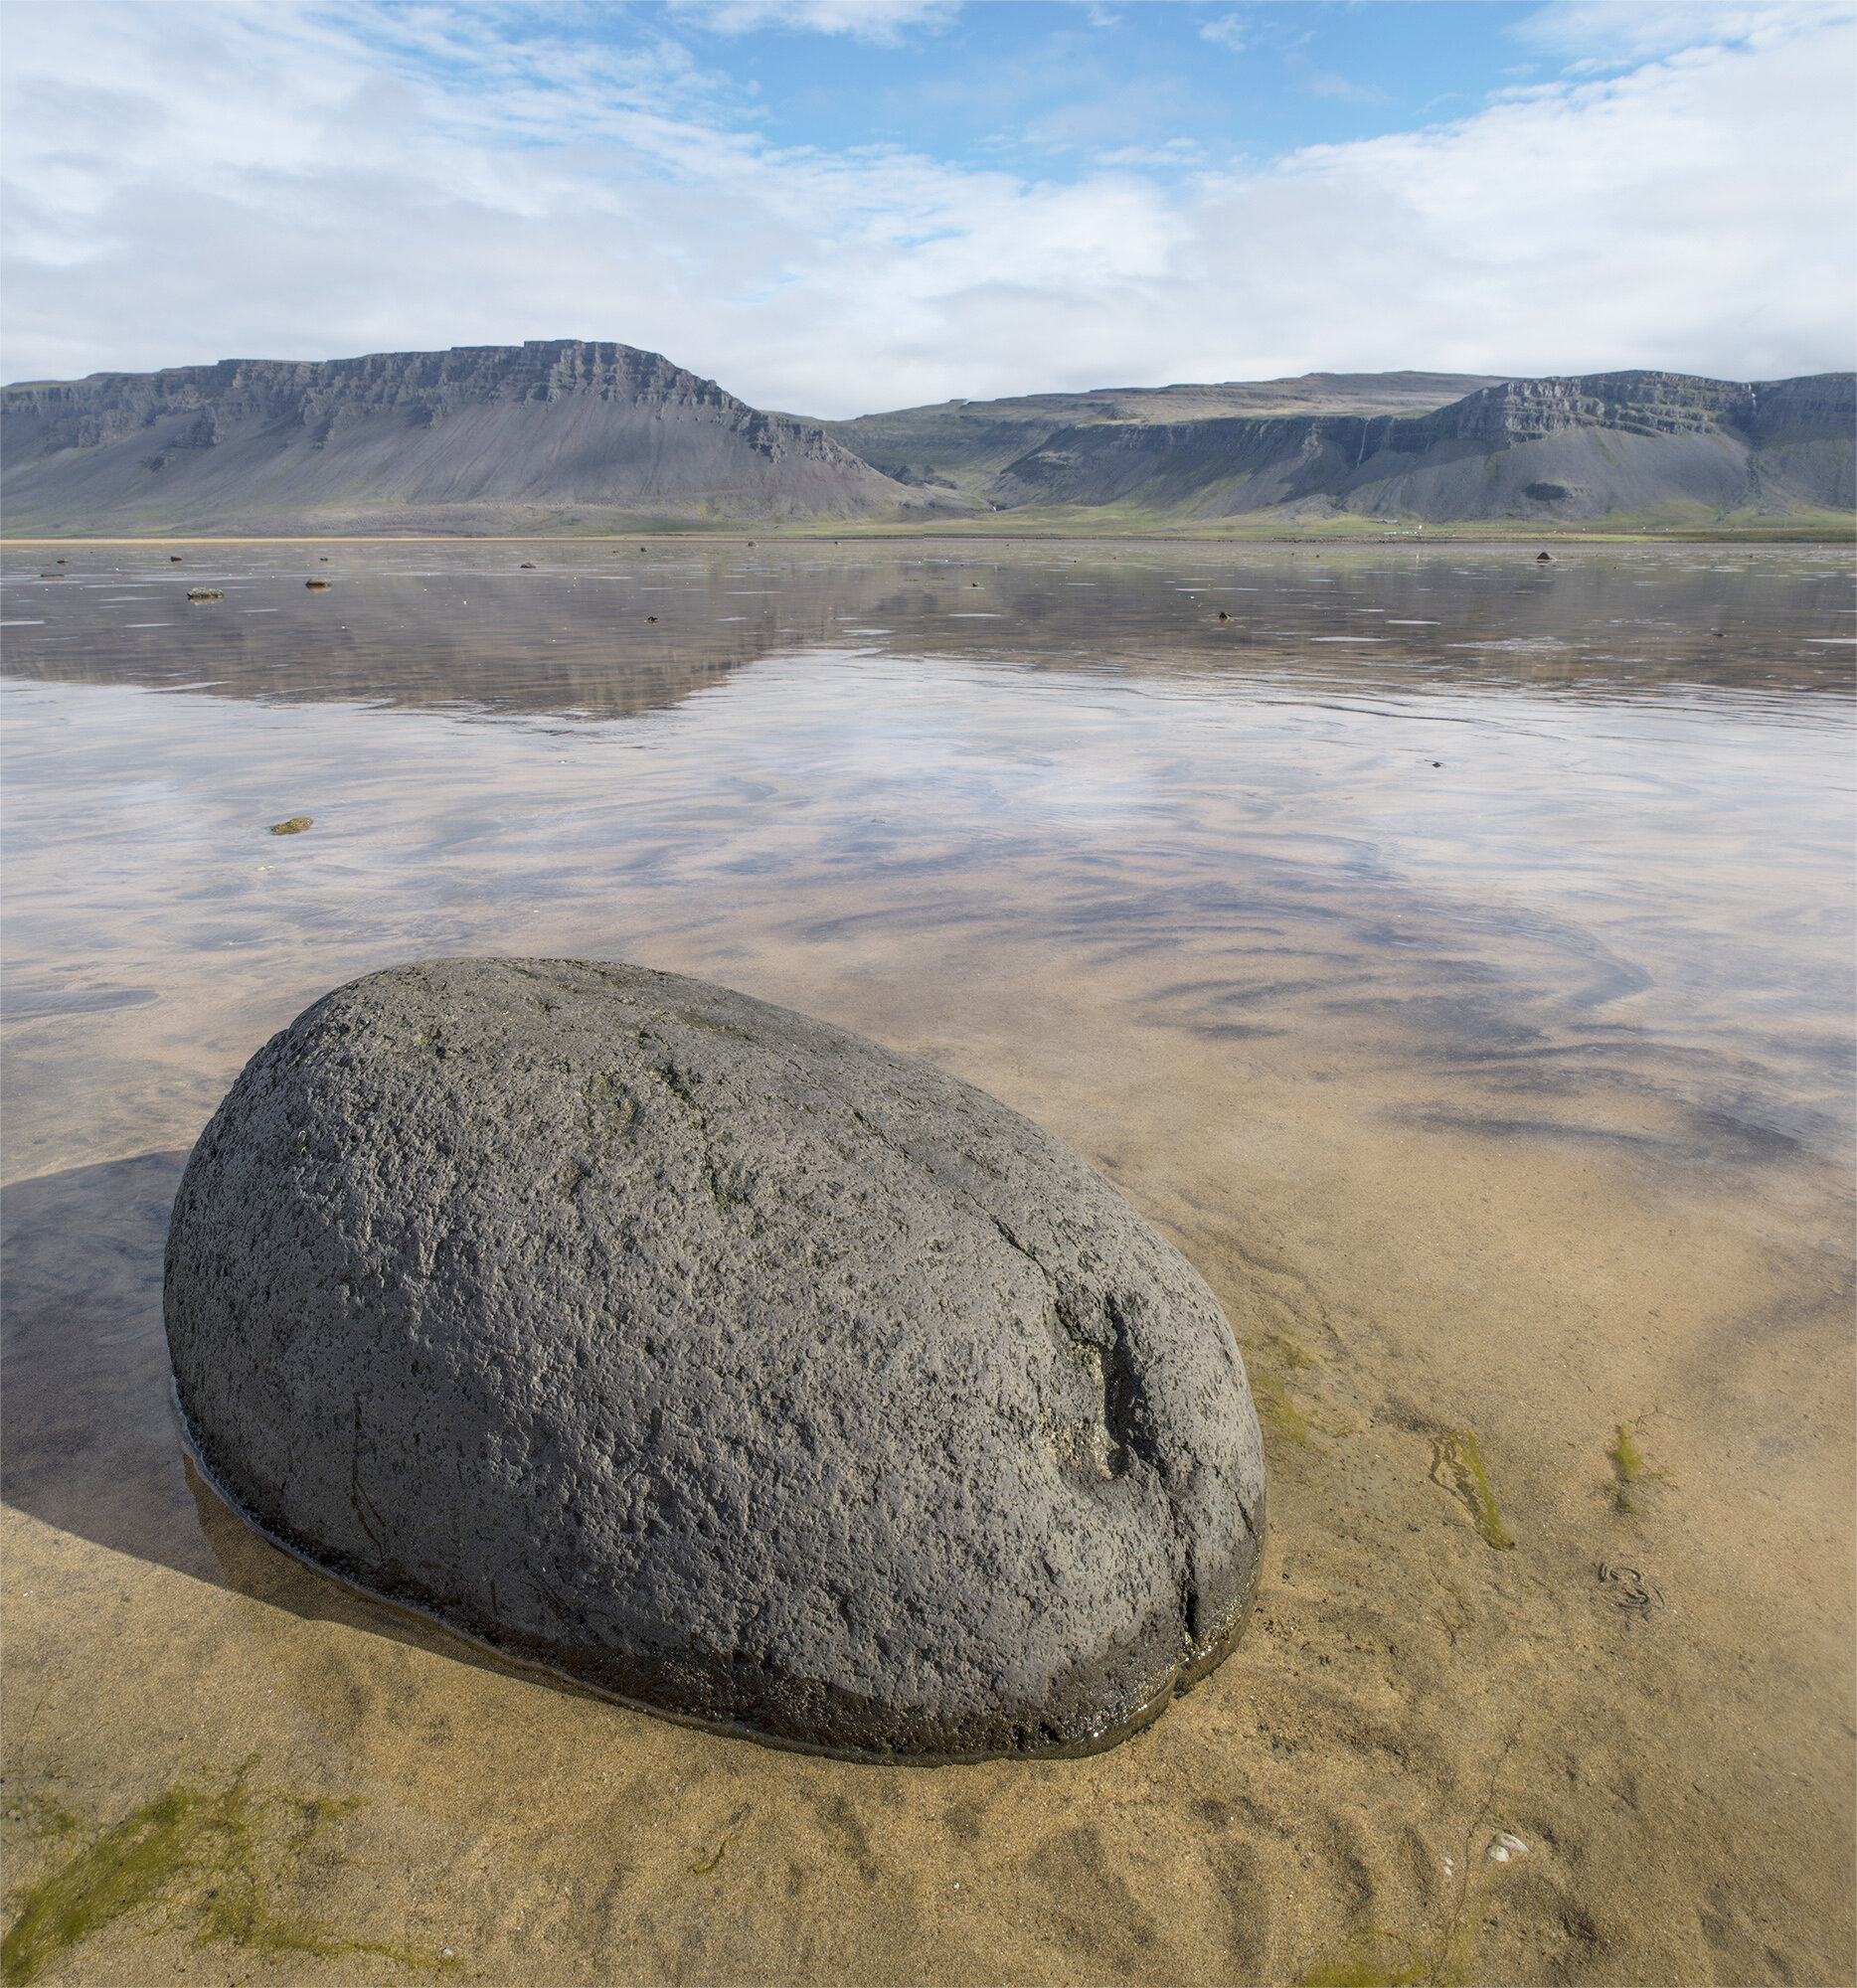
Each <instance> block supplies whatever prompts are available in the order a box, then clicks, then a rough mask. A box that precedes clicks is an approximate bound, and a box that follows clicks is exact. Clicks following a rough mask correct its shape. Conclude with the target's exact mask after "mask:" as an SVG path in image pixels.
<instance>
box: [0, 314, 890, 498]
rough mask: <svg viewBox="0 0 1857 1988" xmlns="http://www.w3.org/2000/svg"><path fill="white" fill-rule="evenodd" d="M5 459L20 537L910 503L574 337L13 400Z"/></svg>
mask: <svg viewBox="0 0 1857 1988" xmlns="http://www.w3.org/2000/svg"><path fill="white" fill-rule="evenodd" d="M0 461H3V463H4V473H5V492H6V506H7V525H8V529H9V530H10V531H12V532H15V533H23V532H29V531H52V532H75V531H91V532H120V533H124V534H136V535H139V534H148V533H154V534H160V533H164V532H171V531H191V532H207V531H215V532H252V533H267V534H276V535H285V536H287V535H289V534H292V533H296V532H361V533H374V532H466V533H472V532H476V533H485V532H490V533H494V532H504V531H530V530H548V529H551V528H556V529H575V528H578V529H583V530H585V529H590V528H597V527H598V526H600V525H603V524H608V523H610V524H613V525H618V524H625V525H628V526H629V525H633V524H635V523H637V522H638V521H640V520H652V519H662V520H663V521H665V522H667V523H668V522H682V521H686V520H690V519H700V518H719V519H726V518H735V517H743V518H756V519H760V518H777V517H781V516H788V515H800V516H808V517H811V516H822V515H825V516H829V515H840V514H842V515H844V516H848V517H849V516H864V515H868V514H870V513H872V512H882V513H884V514H885V515H894V514H895V513H896V512H897V510H898V508H899V506H900V505H910V504H912V503H913V504H917V505H920V504H921V503H922V501H923V500H922V499H921V498H920V497H919V496H912V493H910V492H909V491H906V490H905V489H903V488H902V487H901V486H899V485H897V484H895V483H893V482H891V481H890V479H889V478H887V477H885V476H884V475H882V474H881V473H880V472H879V471H877V470H875V469H873V468H872V467H871V466H870V464H869V463H867V462H865V461H864V460H863V459H862V458H861V457H860V456H857V455H855V454H853V453H852V451H851V450H849V449H847V448H845V447H844V446H843V445H842V444H841V443H839V442H836V441H834V440H832V438H831V437H830V436H829V435H827V434H825V433H824V432H823V431H822V430H821V428H820V427H819V426H818V424H817V423H804V422H800V421H796V420H793V419H791V418H790V417H788V416H787V415H784V414H761V413H760V412H759V411H758V410H757V409H754V408H751V407H749V406H748V405H747V404H746V403H745V402H742V401H738V400H737V399H736V398H735V396H734V395H732V394H726V393H724V392H723V390H722V389H721V388H720V387H718V386H717V385H716V384H715V382H714V381H711V380H703V379H699V378H698V377H697V375H696V374H694V373H690V372H686V371H685V370H684V368H682V367H681V366H674V365H672V363H671V362H670V361H669V360H668V359H665V358H662V357H660V356H659V355H658V354H657V353H655V352H641V351H639V350H638V349H637V348H635V347H633V346H629V345H613V344H594V343H590V342H587V341H585V340H582V339H572V338H568V339H548V340H531V341H529V342H528V343H526V344H523V345H478V346H457V347H453V348H452V349H451V350H450V351H449V352H386V353H376V354H373V355H371V356H369V357H367V358H364V359H332V360H321V361H315V362H309V363H298V362H293V361H285V360H265V359H228V360H224V361H222V362H221V363H220V364H219V365H217V366H181V367H173V368H170V369H168V370H167V371H164V372H160V373H93V374H91V375H90V377H89V378H88V379H85V380H75V381H47V382H32V383H28V384H24V385H20V386H14V387H8V388H6V389H5V390H4V425H3V426H0Z"/></svg>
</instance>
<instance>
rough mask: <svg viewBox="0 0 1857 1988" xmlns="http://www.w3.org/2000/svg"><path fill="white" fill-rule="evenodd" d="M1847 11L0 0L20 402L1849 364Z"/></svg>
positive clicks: (1700, 3)
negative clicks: (661, 385) (171, 372)
mask: <svg viewBox="0 0 1857 1988" xmlns="http://www.w3.org/2000/svg"><path fill="white" fill-rule="evenodd" d="M1853 83H1857V0H1546V4H1542V3H1541V0H1203V4H1202V0H964V4H963V0H642V4H624V5H576V4H574V0H550V4H547V5H509V4H452V0H409V3H408V4H402V0H330V4H301V3H300V0H126V4H124V0H5V4H4V5H0V90H3V92H4V94H3V99H0V109H3V112H4V123H3V124H0V134H3V135H0V171H3V173H4V187H3V189H0V299H3V300H4V314H3V316H0V375H3V377H4V378H6V379H7V380H9V381H16V380H28V379H69V378H75V377H78V376H81V375H84V374H86V373H91V372H98V371H112V370H121V371H133V372H141V371H149V370H152V369H154V368H157V367H163V366H183V365H200V364H209V363H211V362H213V361H215V360H219V359H225V358H265V359H327V358H342V357H348V356H351V355H353V354H357V353H364V352H382V351H408V350H426V349H431V348H438V347H445V346H452V345H492V344H513V343H518V342H520V341H521V340H524V339H538V338H590V339H614V340H618V341H621V342H623V343H625V344H629V345H637V346H643V347H645V348H647V349H649V350H651V351H656V352H662V353H664V354H665V355H667V356H668V357H669V358H670V359H672V360H674V361H675V362H676V363H677V364H679V365H682V366H687V367H689V368H691V369H692V370H693V371H695V372H697V373H700V374H702V375H704V376H705V377H706V378H711V379H715V380H717V381H719V382H720V383H721V384H722V385H723V386H724V387H725V388H727V389H728V390H729V391H730V392H732V393H735V394H738V395H740V396H741V397H742V398H743V399H744V400H746V401H749V402H751V403H753V404H754V405H756V406H758V407H764V408H776V409H781V410H784V411H787V412H790V413H798V414H813V415H819V416H825V417H842V416H846V415H851V414H864V413H871V412H875V411H878V410H883V409H891V408H901V407H910V406H918V405H922V404H925V403H929V402H936V401H942V400H946V399H949V398H954V397H960V398H965V399H973V400H983V399H990V398H994V397H997V396H1001V395H1008V394H1020V393H1037V392H1057V391H1076V390H1081V389H1086V388H1092V387H1125V386H1161V385H1165V384H1167V383H1169V382H1174V381H1190V380H1197V381H1216V380H1257V379H1272V378H1278V377H1282V376H1285V375H1293V374H1300V373H1305V372H1312V371H1315V372H1377V371H1387V370H1394V369H1400V368H1408V367H1410V368H1416V369H1420V370H1424V371H1431V372H1468V373H1491V374H1508V375H1515V374H1570V373H1583V372H1598V371H1609V370H1614V369H1618V368H1625V367H1654V368H1660V369H1669V370H1673V371H1677V372H1685V373H1700V374H1707V375H1711V376H1714V377H1717V378H1726V379H1742V380H1765V379H1777V378H1784V377H1787V376H1789V375H1792V374H1798V373H1811V372H1823V371H1829V370H1833V369H1842V368H1847V367H1849V366H1850V365H1851V364H1852V345H1853V335H1852V327H1853V324H1854V323H1857V251H1854V249H1853V241H1854V239H1857V235H1854V231H1853V221H1854V220H1857V185H1854V181H1857V171H1854V168H1857V138H1854V137H1853V126H1854V124H1857V120H1854V119H1853V118H1852V115H1851V105H1852V100H1853V97H1852V91H1853Z"/></svg>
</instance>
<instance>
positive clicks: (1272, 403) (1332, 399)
mask: <svg viewBox="0 0 1857 1988" xmlns="http://www.w3.org/2000/svg"><path fill="white" fill-rule="evenodd" d="M1498 384H1499V382H1498V381H1496V380H1494V379H1492V378H1491V377H1490V376H1489V375H1488V374H1486V373H1304V374H1302V375H1300V376H1299V377H1298V378H1296V379H1292V380H1226V381H1222V382H1219V383H1217V384H1213V385H1206V386H1190V385H1189V386H1175V387H1101V388H1097V389H1094V390H1093V391H1091V392H1089V393H1082V394H1022V395H1019V396H1018V397H1017V398H1015V399H1012V400H1005V401H942V402H940V403H938V404H936V405H935V406H932V407H926V408H902V409H899V410H897V411H896V412H895V413H893V414H860V415H859V416H858V417H857V418H856V419H855V420H848V421H822V422H820V423H818V425H819V426H821V427H823V428H824V429H825V431H826V433H827V434H829V435H831V436H832V437H833V438H834V439H836V440H838V441H841V442H843V443H844V444H845V446H846V447H847V448H850V449H855V450H856V451H857V453H858V454H859V455H861V456H863V458H864V459H865V461H866V462H869V463H874V464H875V465H876V466H877V467H878V468H880V469H881V470H883V471H884V473H885V474H886V475H888V476H893V477H895V478H896V479H897V480H898V481H899V482H902V483H910V484H916V485H920V486H921V487H923V488H925V489H930V490H932V489H940V490H960V491H964V492H966V493H968V494H969V495H972V496H976V497H980V498H982V499H985V498H988V497H989V496H990V495H991V493H990V491H989V488H988V486H989V485H990V483H991V482H992V480H993V479H994V478H995V477H997V476H998V475H999V473H1000V471H1001V470H1003V469H1004V468H1005V467H1006V466H1007V465H1008V464H1009V463H1011V462H1014V461H1016V460H1017V459H1018V458H1019V457H1020V456H1023V455H1027V454H1031V453H1035V452H1036V451H1037V450H1039V449H1040V448H1042V447H1044V446H1045V444H1046V442H1047V440H1048V439H1049V438H1050V437H1051V436H1052V435H1053V434H1055V433H1056V432H1057V431H1058V430H1059V429H1061V428H1073V427H1086V426H1096V425H1098V424H1100V423H1104V422H1118V423H1126V422H1138V423H1143V424H1148V425H1159V426H1166V425H1168V424H1171V423H1185V422H1198V421H1204V420H1213V419H1217V418H1220V417H1231V416H1245V417H1249V418H1258V417H1266V416H1280V415H1284V414H1429V413H1430V412H1431V411H1432V410H1433V409H1435V408H1441V407H1444V406H1445V405H1446V404H1447V403H1449V402H1452V401H1457V400H1460V399H1462V397H1463V396H1464V395H1465V394H1468V393H1471V392H1473V391H1474V390H1475V389H1477V388H1479V387H1491V386H1495V385H1498Z"/></svg>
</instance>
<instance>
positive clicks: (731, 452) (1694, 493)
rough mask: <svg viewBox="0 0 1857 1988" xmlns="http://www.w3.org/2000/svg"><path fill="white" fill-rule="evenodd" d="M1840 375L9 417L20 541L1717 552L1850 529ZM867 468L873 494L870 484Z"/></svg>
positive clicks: (265, 365)
mask: <svg viewBox="0 0 1857 1988" xmlns="http://www.w3.org/2000/svg"><path fill="white" fill-rule="evenodd" d="M1854 377H1857V376H1853V375H1851V374H1848V373H1828V374H1819V375H1814V376H1812V377H1810V378H1806V379H1798V380H1779V381H1769V382H1766V383H1764V384H1760V385H1755V386H1747V385H1742V384H1740V383H1738V382H1733V381H1725V380H1704V379H1696V378H1692V377H1690V376H1688V375H1685V374H1679V373H1602V374H1592V375H1588V376H1586V377H1583V378H1577V379H1546V380H1499V381H1494V382H1490V383H1487V384H1478V385H1476V387H1475V390H1474V391H1472V392H1468V393H1460V394H1459V396H1458V398H1456V399H1454V400H1451V401H1449V402H1448V404H1440V403H1439V395H1440V392H1441V391H1442V390H1444V389H1447V388H1450V387H1460V386H1461V385H1462V384H1463V376H1452V375H1441V374H1386V375H1347V376H1332V375H1326V374H1311V375H1309V376H1307V377H1306V378H1304V379H1301V380H1293V381H1266V382H1260V383H1255V384H1252V385H1246V384H1245V383H1242V382H1227V383H1226V384H1224V385H1223V386H1218V387H1169V388H1157V389H1148V390H1136V389H1128V390H1118V391H1117V392H1115V393H1113V394H1110V393H1107V392H1104V393H1101V394H1095V395H1032V396H1027V397H1025V398H1023V399H1021V400H1018V401H1011V402H1003V401H1002V402H990V403H984V404H979V403H967V402H949V403H947V404H946V405H945V406H943V407H938V408H928V409H908V410H904V411H902V412H901V413H899V414H871V415H865V416H863V417H861V418H860V419H859V420H856V421H845V422H837V423H834V424H832V425H833V428H834V429H835V433H833V432H827V429H826V426H825V424H823V423H819V422H811V421H805V420H801V419H798V418H795V417H794V416H792V415H788V414H762V413H760V412H758V411H757V410H756V409H754V408H751V407H748V406H747V405H746V404H745V403H743V402H741V401H738V400H737V399H736V398H735V397H734V396H733V395H731V394H726V393H724V392H723V391H722V389H721V388H720V387H718V386H717V385H716V384H715V383H714V382H713V381H709V380H702V379H699V378H698V377H697V376H696V375H695V374H694V373H689V372H686V371H685V370H684V369H683V368H682V367H680V366H674V365H672V364H671V362H670V361H669V360H667V359H664V358H661V357H660V356H659V355H658V354H656V353H653V352H641V351H638V350H636V349H635V348H634V347H632V346H628V345H610V344H588V343H583V342H582V341H580V340H576V339H557V340H549V341H536V342H532V343H530V344H527V345H521V346H462V347H457V348H454V349H453V350H451V351H449V352H398V353H377V354H375V355H373V356H372V357H369V358H365V359H341V360H329V361H324V362H318V363H313V364H301V365H299V364H293V363H288V362H283V361H270V360H227V361H225V362H223V363H222V364H220V365H218V366H189V367H177V368H174V369H171V370H170V371H167V372H162V373H105V374H93V375H92V376H91V377H90V378H89V379H87V380H77V381H64V382H40V383H36V384H28V385H22V386H17V387H8V388H6V389H5V390H4V414H5V419H4V425H3V426H0V465H3V468H4V477H5V484H4V489H5V501H6V514H7V515H6V522H7V527H8V529H9V530H10V531H12V532H14V533H16V534H22V535H24V534H30V533H40V532H51V533H60V532H70V533H119V534H122V535H124V536H142V535H148V534H156V535H158V534H162V533H184V532H193V533H204V532H220V533H251V534H253V535H262V534H270V535H277V536H289V535H292V534H295V533H337V532H361V533H384V532H386V533H391V532H405V533H419V532H463V533H496V532H525V531H549V530H554V531H574V530H581V531H601V530H621V529H637V528H643V527H647V526H649V525H653V524H660V523H661V524H674V523H679V522H689V521H694V520H710V521H715V522H726V521H736V520H740V521H744V522H747V521H753V520H765V521H773V520H777V519H780V518H820V519H824V518H832V517H843V518H853V517H860V516H864V517H873V516H874V517H881V518H884V519H889V520H910V519H916V520H923V521H928V520H931V519H933V518H936V517H958V516H972V515H974V514H975V513H976V512H991V511H1000V510H1006V511H1015V510H1019V509H1024V508H1032V509H1035V510H1040V511H1043V510H1047V509H1049V508H1051V507H1066V508H1070V507H1078V508H1093V509H1094V508H1099V507H1102V506H1105V505H1121V506H1124V507H1126V508H1127V509H1128V510H1129V511H1130V512H1132V513H1136V514H1140V515H1143V516H1146V515H1154V516H1162V517H1166V518H1168V519H1170V520H1177V521H1179V522H1182V523H1190V522H1191V521H1193V520H1195V519H1209V518H1220V517H1231V516H1237V515H1243V514H1248V513H1258V512H1266V513H1272V514H1274V516H1275V517H1276V518H1278V519H1280V520H1281V521H1282V522H1283V523H1285V524H1293V523H1296V522H1299V521H1302V520H1305V519H1312V518H1317V517H1332V516H1335V515H1337V514H1342V515H1346V514H1357V515H1363V516H1367V517H1379V516H1382V515H1390V516H1393V517H1398V518H1404V519H1424V520H1426V521H1428V522H1437V523H1448V522H1451V521H1453V520H1472V519H1491V520H1494V519H1518V520H1541V521H1543V522H1546V521H1549V520H1553V519H1565V520H1568V521H1582V520H1594V519H1602V518H1605V517H1608V516H1621V517H1634V518H1645V519H1651V520H1663V521H1665V522H1669V523H1673V524H1686V523H1694V524H1701V523H1705V522H1711V521H1713V520H1716V519H1721V518H1735V519H1742V520H1747V521H1756V520H1759V519H1762V518H1784V517H1787V516H1791V515H1797V514H1799V513H1818V514H1822V513H1824V512H1826V511H1846V510H1851V509H1853V508H1857V460H1854V458H1857V450H1854V448H1853V422H1854V420H1857V396H1854V394H1853V384H1854ZM847 442H855V443H856V445H857V446H860V447H862V448H864V449H866V450H868V451H869V453H870V454H871V455H873V456H875V458H876V460H877V461H878V462H880V463H883V464H885V465H887V469H888V473H887V472H886V469H880V468H876V467H873V466H872V463H871V461H869V460H867V459H866V457H865V455H863V454H859V453H855V452H854V449H853V447H851V446H847V445H846V444H847Z"/></svg>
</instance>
